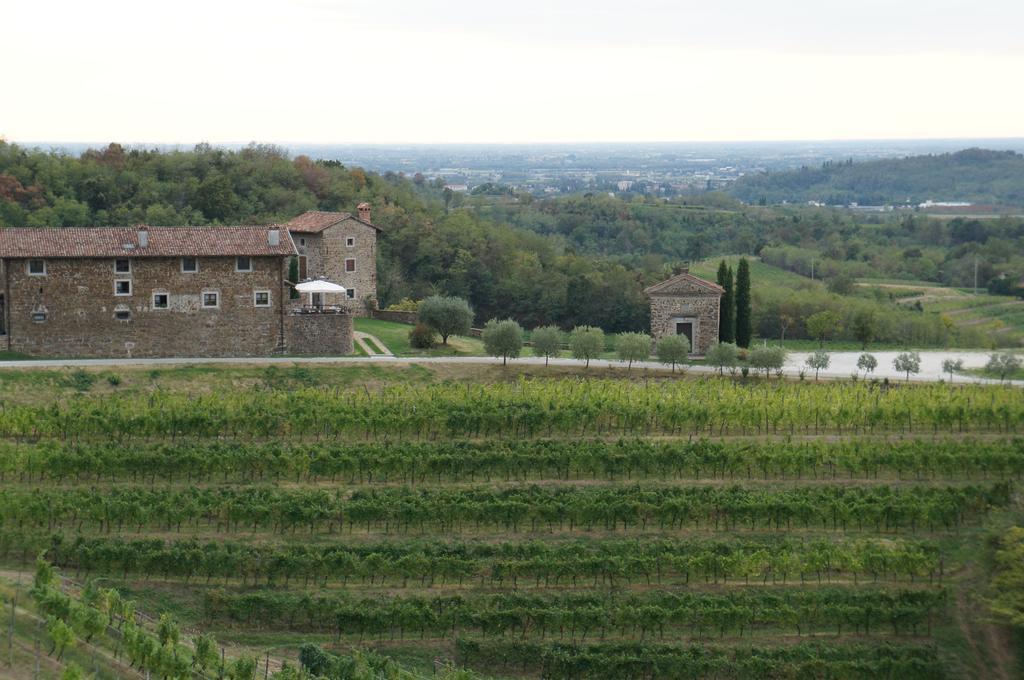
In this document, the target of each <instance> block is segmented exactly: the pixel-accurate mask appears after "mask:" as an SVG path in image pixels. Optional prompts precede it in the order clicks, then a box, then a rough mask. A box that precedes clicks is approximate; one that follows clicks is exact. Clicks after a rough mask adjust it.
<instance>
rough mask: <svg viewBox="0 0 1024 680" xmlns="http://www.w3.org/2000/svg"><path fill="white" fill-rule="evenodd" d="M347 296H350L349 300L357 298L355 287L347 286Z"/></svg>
mask: <svg viewBox="0 0 1024 680" xmlns="http://www.w3.org/2000/svg"><path fill="white" fill-rule="evenodd" d="M345 296H346V297H348V299H349V300H355V299H356V289H355V288H346V289H345Z"/></svg>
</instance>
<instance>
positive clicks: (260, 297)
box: [253, 290, 270, 307]
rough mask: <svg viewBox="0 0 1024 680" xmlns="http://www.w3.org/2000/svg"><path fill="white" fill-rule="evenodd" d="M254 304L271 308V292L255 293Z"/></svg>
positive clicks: (259, 291) (261, 291)
mask: <svg viewBox="0 0 1024 680" xmlns="http://www.w3.org/2000/svg"><path fill="white" fill-rule="evenodd" d="M253 304H254V305H256V306H257V307H269V306H270V291H269V290H257V291H255V292H253Z"/></svg>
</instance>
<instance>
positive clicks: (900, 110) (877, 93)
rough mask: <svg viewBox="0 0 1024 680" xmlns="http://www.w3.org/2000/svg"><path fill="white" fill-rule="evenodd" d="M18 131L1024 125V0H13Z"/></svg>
mask: <svg viewBox="0 0 1024 680" xmlns="http://www.w3.org/2000/svg"><path fill="white" fill-rule="evenodd" d="M0 16H2V17H3V24H4V30H3V38H2V39H0V57H2V59H3V61H2V63H4V64H6V68H5V77H4V82H3V95H2V96H0V135H2V136H4V137H6V138H8V139H11V140H14V141H19V140H22V141H26V140H33V141H40V140H46V141H89V142H104V141H111V140H118V141H122V142H166V143H175V142H178V143H192V142H196V141H210V142H214V143H216V142H247V141H251V140H256V141H261V142H279V143H288V142H323V143H332V142H336V143H383V142H422V143H435V142H575V141H580V142H584V141H699V140H755V139H756V140H762V139H865V138H932V137H1020V136H1024V87H1022V77H1024V40H1022V39H1021V27H1022V26H1024V0H971V1H966V0H842V1H840V0H731V1H730V2H719V1H716V0H699V1H692V0H675V1H672V0H516V1H515V2H511V1H508V0H506V1H504V2H495V1H489V0H447V1H445V2H434V1H433V0H294V1H292V2H285V1H277V2H271V1H268V0H245V1H239V2H235V1H221V0H164V1H158V0H123V1H122V0H89V1H88V2H86V1H84V0H23V1H20V2H13V1H12V2H5V3H4V6H3V11H2V14H0Z"/></svg>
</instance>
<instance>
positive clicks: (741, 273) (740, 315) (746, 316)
mask: <svg viewBox="0 0 1024 680" xmlns="http://www.w3.org/2000/svg"><path fill="white" fill-rule="evenodd" d="M752 334H753V333H752V331H751V321H750V264H749V263H748V262H747V258H745V257H741V258H740V264H739V266H738V267H737V268H736V344H737V345H739V346H740V347H750V338H751V335H752Z"/></svg>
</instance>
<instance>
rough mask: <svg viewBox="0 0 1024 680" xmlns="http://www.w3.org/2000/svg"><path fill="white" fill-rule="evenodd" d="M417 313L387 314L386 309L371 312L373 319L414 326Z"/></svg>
mask: <svg viewBox="0 0 1024 680" xmlns="http://www.w3.org/2000/svg"><path fill="white" fill-rule="evenodd" d="M417 316H418V312H389V311H388V310H386V309H375V310H373V318H374V319H380V320H381V321H394V322H395V323H407V324H412V325H415V324H416V318H417Z"/></svg>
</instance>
